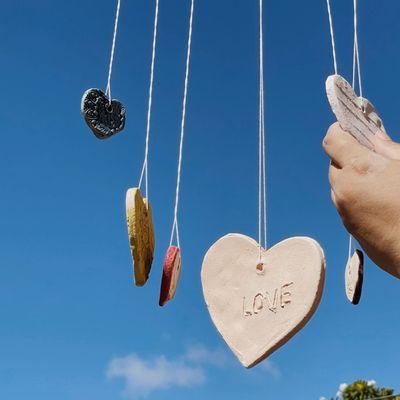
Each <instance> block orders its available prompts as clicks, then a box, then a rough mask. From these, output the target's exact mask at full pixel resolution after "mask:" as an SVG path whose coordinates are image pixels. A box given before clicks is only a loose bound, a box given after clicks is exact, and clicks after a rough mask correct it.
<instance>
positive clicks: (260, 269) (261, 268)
mask: <svg viewBox="0 0 400 400" xmlns="http://www.w3.org/2000/svg"><path fill="white" fill-rule="evenodd" d="M256 268H257V271H259V272H263V271H264V264H263V263H259V264H257V267H256Z"/></svg>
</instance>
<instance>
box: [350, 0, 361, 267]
mask: <svg viewBox="0 0 400 400" xmlns="http://www.w3.org/2000/svg"><path fill="white" fill-rule="evenodd" d="M357 3H358V1H357V0H353V5H354V44H353V80H352V86H353V89H354V90H355V83H356V73H357V75H358V89H359V91H360V97H361V98H362V97H363V95H362V93H363V90H362V81H361V66H360V54H359V50H358V7H357V5H358V4H357ZM353 250H354V238H353V236H352V235H351V234H350V235H349V252H348V261H350V259H351V256H352V254H353Z"/></svg>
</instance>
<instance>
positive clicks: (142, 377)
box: [107, 344, 281, 399]
mask: <svg viewBox="0 0 400 400" xmlns="http://www.w3.org/2000/svg"><path fill="white" fill-rule="evenodd" d="M235 366H238V363H237V362H236V361H234V360H233V357H231V356H229V353H228V352H227V351H225V350H223V349H216V350H210V349H208V348H207V347H205V346H203V345H201V344H197V345H194V346H191V347H189V348H188V349H187V351H186V352H185V353H184V354H183V355H181V356H179V357H176V358H173V359H170V358H167V357H166V356H164V355H161V356H159V357H153V358H143V357H140V356H138V355H137V354H130V355H128V356H126V357H116V358H114V359H112V360H111V362H110V363H109V365H108V369H107V377H108V378H109V379H115V378H119V379H122V380H123V382H124V392H123V394H124V395H125V396H126V397H128V398H130V399H137V398H140V397H146V396H147V395H149V394H150V393H152V392H154V391H157V390H166V389H170V388H172V387H180V388H185V387H186V388H189V387H193V386H199V385H202V384H203V383H205V381H206V378H207V376H206V367H211V368H220V369H222V368H233V367H235ZM260 368H261V369H262V370H264V371H267V372H268V373H269V374H270V375H271V376H272V377H273V378H275V379H278V378H280V376H281V372H280V370H279V368H277V367H276V366H275V364H273V363H272V362H271V361H269V360H266V361H263V362H262V363H261V364H260Z"/></svg>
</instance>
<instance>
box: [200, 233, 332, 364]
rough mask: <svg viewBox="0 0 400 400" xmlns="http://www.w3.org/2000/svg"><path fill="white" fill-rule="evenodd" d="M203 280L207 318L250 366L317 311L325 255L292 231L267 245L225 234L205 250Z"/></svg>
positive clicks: (283, 341)
mask: <svg viewBox="0 0 400 400" xmlns="http://www.w3.org/2000/svg"><path fill="white" fill-rule="evenodd" d="M201 280H202V285H203V292H204V297H205V301H206V304H207V307H208V311H209V312H210V315H211V319H212V321H213V322H214V324H215V326H216V327H217V329H218V331H219V332H220V334H221V335H222V337H223V339H224V340H225V341H226V343H227V344H228V346H229V347H230V348H231V350H232V351H233V352H234V353H235V355H236V356H237V357H238V359H239V360H240V362H241V363H242V364H243V365H244V366H245V367H247V368H251V367H253V366H255V365H256V364H258V363H259V362H261V361H262V360H264V359H265V358H267V357H268V356H269V355H270V354H271V353H273V352H274V351H275V350H277V349H278V348H279V347H281V346H282V345H283V344H285V343H286V342H287V341H288V340H289V339H290V338H291V337H293V336H294V335H295V334H296V333H297V332H298V331H300V329H302V328H303V327H304V326H305V325H306V323H307V322H308V321H309V319H310V318H311V317H312V315H313V314H314V313H315V311H316V309H317V307H318V305H319V302H320V300H321V296H322V292H323V287H324V282H325V258H324V253H323V250H322V248H321V247H320V245H319V244H318V243H317V242H316V241H314V240H313V239H310V238H306V237H295V238H290V239H287V240H284V241H282V242H280V243H278V244H277V245H275V246H274V247H272V248H271V249H269V250H264V249H262V250H261V260H260V247H259V245H258V243H257V242H256V241H255V240H253V239H251V238H249V237H247V236H244V235H240V234H229V235H226V236H224V237H223V238H221V239H220V240H218V241H217V242H216V243H215V244H214V245H213V246H212V247H211V248H210V249H209V250H208V252H207V254H206V256H205V258H204V261H203V266H202V271H201Z"/></svg>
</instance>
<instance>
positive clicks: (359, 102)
mask: <svg viewBox="0 0 400 400" xmlns="http://www.w3.org/2000/svg"><path fill="white" fill-rule="evenodd" d="M326 93H327V96H328V100H329V103H330V106H331V108H332V111H333V113H334V114H335V116H336V119H337V121H338V122H339V124H340V126H341V127H342V129H343V130H345V131H346V132H348V133H350V134H351V135H352V136H354V137H355V138H356V139H357V140H358V141H359V142H360V143H361V144H362V145H364V146H366V147H368V148H369V149H371V150H373V149H374V141H373V136H374V135H375V134H376V133H377V132H378V131H379V130H381V131H382V132H385V128H384V126H383V123H382V120H381V119H380V118H379V116H378V114H377V112H376V110H375V107H374V106H373V105H372V103H370V102H369V101H368V100H367V99H365V98H361V97H357V96H356V94H355V93H354V90H353V88H352V87H351V85H350V83H348V82H347V81H346V80H345V79H344V78H343V77H341V76H340V75H331V76H329V77H328V79H327V80H326Z"/></svg>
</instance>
